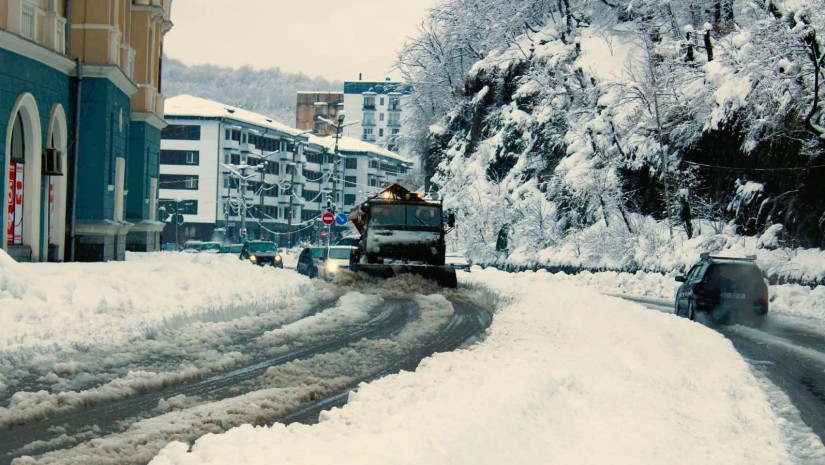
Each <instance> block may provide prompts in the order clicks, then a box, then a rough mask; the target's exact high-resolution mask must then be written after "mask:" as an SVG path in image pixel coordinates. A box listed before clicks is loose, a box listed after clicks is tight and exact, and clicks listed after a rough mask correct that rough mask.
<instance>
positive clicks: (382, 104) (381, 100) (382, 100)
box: [379, 97, 384, 107]
mask: <svg viewBox="0 0 825 465" xmlns="http://www.w3.org/2000/svg"><path fill="white" fill-rule="evenodd" d="M379 103H380V104H381V106H382V107H383V106H384V97H381V98H380V99H379Z"/></svg>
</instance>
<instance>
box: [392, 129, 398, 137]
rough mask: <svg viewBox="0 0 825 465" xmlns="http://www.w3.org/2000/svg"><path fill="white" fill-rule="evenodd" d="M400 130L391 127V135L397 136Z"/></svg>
mask: <svg viewBox="0 0 825 465" xmlns="http://www.w3.org/2000/svg"><path fill="white" fill-rule="evenodd" d="M398 131H399V129H398V128H392V129H390V135H391V136H396V135H398Z"/></svg>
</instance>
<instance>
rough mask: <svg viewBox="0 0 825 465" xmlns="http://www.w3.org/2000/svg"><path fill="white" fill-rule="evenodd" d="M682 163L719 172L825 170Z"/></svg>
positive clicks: (799, 167) (817, 166) (693, 162)
mask: <svg viewBox="0 0 825 465" xmlns="http://www.w3.org/2000/svg"><path fill="white" fill-rule="evenodd" d="M681 161H682V163H687V164H689V165H695V166H701V167H704V168H712V169H718V170H728V171H757V172H760V171H807V170H812V169H815V168H825V165H812V166H793V167H784V168H749V167H744V166H743V167H737V166H723V165H709V164H707V163H699V162H696V161H689V160H681Z"/></svg>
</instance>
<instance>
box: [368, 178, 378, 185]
mask: <svg viewBox="0 0 825 465" xmlns="http://www.w3.org/2000/svg"><path fill="white" fill-rule="evenodd" d="M369 184H370V187H378V178H373V177H371V178H370V181H369Z"/></svg>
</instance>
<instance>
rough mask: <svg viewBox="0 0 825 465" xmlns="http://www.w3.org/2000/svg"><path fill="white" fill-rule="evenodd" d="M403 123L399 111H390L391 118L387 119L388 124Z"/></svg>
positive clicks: (397, 124)
mask: <svg viewBox="0 0 825 465" xmlns="http://www.w3.org/2000/svg"><path fill="white" fill-rule="evenodd" d="M400 125H401V116H400V115H399V114H398V113H390V116H389V119H388V120H387V126H400Z"/></svg>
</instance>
